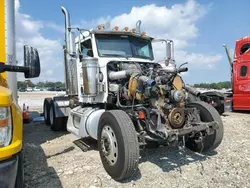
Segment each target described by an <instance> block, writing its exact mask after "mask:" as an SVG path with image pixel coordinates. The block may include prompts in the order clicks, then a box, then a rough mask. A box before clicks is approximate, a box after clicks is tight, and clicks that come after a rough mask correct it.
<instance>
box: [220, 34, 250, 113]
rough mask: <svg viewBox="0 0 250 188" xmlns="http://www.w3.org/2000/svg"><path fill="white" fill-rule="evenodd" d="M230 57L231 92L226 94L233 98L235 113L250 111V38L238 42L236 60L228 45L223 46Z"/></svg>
mask: <svg viewBox="0 0 250 188" xmlns="http://www.w3.org/2000/svg"><path fill="white" fill-rule="evenodd" d="M223 46H224V47H225V50H226V54H227V57H228V61H229V65H230V69H231V70H230V72H231V83H232V90H231V92H228V93H226V95H227V98H231V106H232V110H233V111H249V110H250V36H246V37H242V38H239V39H238V40H236V43H235V49H234V59H233V60H232V58H231V56H230V53H229V50H228V48H227V46H226V45H223Z"/></svg>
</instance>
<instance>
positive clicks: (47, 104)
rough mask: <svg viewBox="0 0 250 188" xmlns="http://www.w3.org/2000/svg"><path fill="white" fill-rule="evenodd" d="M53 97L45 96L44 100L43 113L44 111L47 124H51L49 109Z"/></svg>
mask: <svg viewBox="0 0 250 188" xmlns="http://www.w3.org/2000/svg"><path fill="white" fill-rule="evenodd" d="M51 101H52V98H45V99H44V101H43V113H44V123H45V125H50V119H49V109H50V103H51Z"/></svg>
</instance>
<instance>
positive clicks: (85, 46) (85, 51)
mask: <svg viewBox="0 0 250 188" xmlns="http://www.w3.org/2000/svg"><path fill="white" fill-rule="evenodd" d="M81 49H82V55H83V56H90V57H93V56H94V55H93V50H92V44H91V39H88V40H86V41H84V42H82V44H81Z"/></svg>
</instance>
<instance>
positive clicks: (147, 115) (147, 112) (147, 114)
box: [138, 106, 150, 119]
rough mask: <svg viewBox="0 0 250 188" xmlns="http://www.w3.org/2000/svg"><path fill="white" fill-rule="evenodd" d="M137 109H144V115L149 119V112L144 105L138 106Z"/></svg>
mask: <svg viewBox="0 0 250 188" xmlns="http://www.w3.org/2000/svg"><path fill="white" fill-rule="evenodd" d="M138 109H142V110H143V111H145V112H146V117H147V118H148V119H150V113H149V111H148V109H147V108H145V107H144V106H142V107H139V108H138Z"/></svg>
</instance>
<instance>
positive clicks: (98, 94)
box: [43, 7, 223, 181]
mask: <svg viewBox="0 0 250 188" xmlns="http://www.w3.org/2000/svg"><path fill="white" fill-rule="evenodd" d="M62 12H63V13H64V16H65V45H64V63H65V81H66V95H62V96H55V97H53V98H46V99H44V107H43V109H44V119H45V123H46V124H47V125H49V126H50V127H51V129H52V130H53V131H60V130H63V129H67V130H68V131H69V132H71V133H73V134H74V135H76V136H77V137H79V138H85V137H92V138H93V139H95V140H97V143H98V149H99V154H100V158H101V161H102V164H103V167H104V169H105V170H106V172H107V173H108V174H109V175H110V176H111V177H112V178H113V179H115V180H117V181H120V180H124V179H126V178H129V177H131V176H133V175H134V172H136V169H137V167H138V163H139V147H140V146H144V145H147V144H150V143H154V144H155V145H158V144H161V145H168V144H182V145H183V146H186V147H188V148H190V149H191V150H193V151H198V152H202V151H209V150H214V149H215V148H217V147H218V146H219V145H220V143H221V141H222V138H223V123H222V120H221V117H220V115H219V113H218V112H217V111H216V110H215V108H213V107H211V106H210V105H208V104H207V103H205V102H202V101H188V100H187V99H188V95H189V93H193V94H194V95H196V94H197V92H196V91H195V90H194V89H192V88H191V87H188V86H187V85H186V84H185V83H184V82H183V80H182V77H181V72H186V71H188V68H187V67H183V66H182V65H183V64H182V65H181V66H179V67H177V65H176V63H175V60H174V56H173V55H174V45H173V43H174V42H173V41H172V40H170V39H155V38H153V37H151V36H148V35H147V34H146V33H145V32H142V31H141V27H140V25H141V21H140V20H138V21H137V23H136V24H135V28H128V27H124V28H120V27H119V26H115V27H114V28H110V24H104V25H98V26H97V28H95V29H93V30H86V29H82V28H73V27H71V25H70V15H69V12H68V11H67V10H66V9H65V8H64V7H62ZM73 31H77V33H78V35H77V37H74V33H73ZM154 42H165V44H166V58H165V59H164V60H163V61H161V62H157V61H155V58H154V54H153V50H152V43H154Z"/></svg>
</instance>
